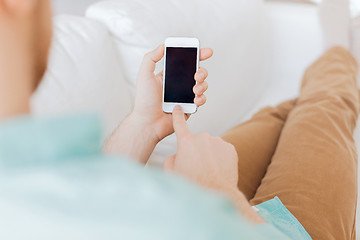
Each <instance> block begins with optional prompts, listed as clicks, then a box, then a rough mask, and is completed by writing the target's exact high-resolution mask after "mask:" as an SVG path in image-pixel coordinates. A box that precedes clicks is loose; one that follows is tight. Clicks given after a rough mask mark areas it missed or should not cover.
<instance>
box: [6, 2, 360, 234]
mask: <svg viewBox="0 0 360 240" xmlns="http://www.w3.org/2000/svg"><path fill="white" fill-rule="evenodd" d="M50 19H51V18H50V6H49V2H48V1H47V0H27V1H23V0H0V48H1V51H0V52H1V55H0V59H1V60H0V84H1V88H0V91H1V94H0V95H1V101H0V104H1V106H0V109H1V110H0V117H1V120H2V122H1V124H0V164H1V168H0V213H1V217H0V226H1V227H2V229H1V231H0V237H1V238H2V239H65V238H66V239H289V238H293V239H310V236H309V235H308V234H307V232H306V231H305V229H304V228H303V227H302V225H301V224H300V223H299V222H298V221H297V219H296V218H295V217H294V216H293V215H292V214H291V213H290V212H289V211H288V210H287V209H286V208H285V206H284V205H283V204H282V203H281V201H280V200H279V198H276V196H277V195H278V196H280V198H281V199H282V200H283V201H285V202H286V203H287V206H289V207H290V209H291V210H292V211H293V213H295V215H296V216H300V219H301V220H302V222H303V223H305V224H306V225H305V227H306V228H307V230H308V229H310V231H311V232H310V233H311V234H313V236H315V237H317V238H321V236H322V234H323V235H324V236H326V237H328V236H329V237H330V238H331V237H334V238H335V236H350V235H348V234H349V233H348V229H349V225H351V223H350V224H349V221H348V219H349V217H351V216H352V213H351V208H350V207H349V206H350V205H352V204H353V203H354V199H355V198H356V196H355V194H354V196H355V197H354V196H353V195H351V194H352V193H354V189H353V187H354V186H353V185H352V184H353V182H354V169H355V168H354V162H355V161H356V159H355V156H354V152H353V151H354V149H353V145H352V144H353V143H352V141H351V132H352V131H353V128H354V125H355V124H354V122H355V121H356V118H357V113H358V111H359V96H358V92H357V90H356V86H355V80H354V78H355V76H356V63H355V62H354V60H353V59H352V57H351V56H350V55H349V54H348V53H347V52H346V50H344V49H342V48H335V49H332V50H331V51H330V52H328V53H327V54H326V55H325V56H324V57H323V58H322V59H320V60H319V62H317V63H316V64H315V65H314V66H313V67H312V68H310V70H309V71H308V73H307V75H306V78H305V81H304V85H303V87H302V93H301V96H300V97H299V100H298V101H292V102H289V103H285V104H283V105H281V106H279V107H278V108H276V111H275V113H274V114H275V116H278V115H279V117H275V120H274V119H273V118H272V116H273V115H274V114H273V113H271V111H270V113H269V111H267V110H263V111H262V112H260V113H259V114H258V115H256V116H255V117H254V118H253V119H252V120H250V121H249V122H248V123H245V124H243V125H240V126H239V127H237V128H235V129H234V130H232V131H230V132H229V134H228V135H226V136H225V137H224V139H226V140H227V141H229V142H231V143H232V144H233V145H234V146H236V150H237V151H238V153H239V156H238V155H237V153H236V151H235V149H234V147H233V146H232V145H230V144H228V143H226V142H224V141H223V140H221V139H220V138H215V137H211V136H209V135H208V134H200V135H194V134H192V133H191V132H190V131H189V129H188V127H187V124H186V120H185V116H184V114H183V112H182V110H181V109H180V108H176V109H175V110H174V113H173V114H172V115H168V114H165V113H163V112H162V110H161V89H162V86H161V84H162V82H161V79H162V77H161V73H160V74H159V75H154V70H155V63H156V62H157V61H159V60H160V59H161V58H162V57H163V54H164V48H163V46H159V47H158V48H157V49H155V50H154V51H152V52H150V53H148V54H147V55H146V56H145V57H144V60H143V63H142V66H141V69H140V72H139V75H138V81H137V95H136V101H135V107H134V110H133V112H132V113H131V114H130V115H129V117H128V118H127V119H126V120H125V121H124V122H123V123H121V124H120V126H119V128H118V129H117V130H116V131H115V133H114V135H113V136H112V137H111V138H110V139H109V142H108V143H107V144H106V146H105V151H106V153H107V154H108V155H104V154H103V153H102V152H101V146H100V140H99V139H100V127H99V125H100V124H99V121H98V120H97V118H96V117H94V116H83V117H67V118H61V119H48V120H44V119H34V118H31V117H28V116H26V115H29V113H30V107H29V100H30V97H31V95H32V93H33V92H34V91H35V90H36V87H37V86H38V84H39V82H40V79H41V77H42V75H43V73H44V71H45V69H46V62H47V54H48V49H49V45H50V40H51V24H50V23H51V20H50ZM211 55H212V50H211V49H202V51H201V59H202V60H206V59H208V58H210V57H211ZM329 63H333V64H329ZM324 64H325V65H326V66H328V65H329V67H324ZM334 73H335V75H334V76H335V77H333V74H334ZM336 76H337V77H336ZM339 76H340V77H339ZM206 77H207V71H206V70H205V69H203V68H200V69H199V71H198V72H197V73H196V74H195V76H194V78H195V80H196V81H197V85H196V86H195V87H194V93H195V94H196V95H197V97H196V98H195V99H194V101H195V103H196V104H197V105H199V106H200V105H203V104H204V103H205V101H206V98H205V96H204V95H203V94H204V92H205V91H206V89H207V84H206V82H205V79H206ZM290 111H291V112H292V114H289V112H290ZM333 111H335V112H336V111H337V112H341V116H345V117H338V116H336V115H332V114H328V113H329V112H333ZM286 118H289V119H288V120H286ZM259 119H260V120H259ZM279 119H280V120H279ZM301 119H303V120H304V122H305V123H306V125H305V126H302V125H301V124H302V122H301V121H300V120H301ZM319 119H320V120H321V122H322V123H323V125H321V123H320V122H318V120H319ZM270 120H271V121H270ZM272 120H274V122H275V124H274V125H272V124H273V123H272ZM285 120H286V124H285ZM258 123H259V125H258ZM268 123H270V125H268ZM312 124H314V126H316V128H317V129H319V132H317V131H315V130H314V129H313V128H311V126H312ZM269 126H270V127H269ZM284 126H285V127H284ZM287 126H288V127H287ZM257 127H260V129H263V130H264V132H261V131H256V132H253V131H251V130H253V129H256V128H257ZM283 127H284V130H283V131H282V129H283ZM321 130H324V131H325V130H328V131H325V132H327V134H322V133H324V131H321ZM174 131H175V133H176V135H177V139H178V152H177V154H176V155H175V156H172V157H169V158H168V159H167V160H166V161H165V166H164V169H165V170H166V171H167V172H168V173H163V172H161V171H157V170H144V169H143V168H142V167H141V165H140V164H138V163H134V162H133V161H131V160H128V159H126V158H124V157H121V156H126V157H128V158H129V159H133V160H135V161H138V162H140V163H146V161H147V159H148V157H149V156H150V154H151V153H152V151H153V149H154V147H155V146H156V144H157V143H158V142H159V141H160V140H162V139H163V138H165V137H166V136H168V135H170V134H172V133H173V132H174ZM255 133H256V134H255ZM313 133H319V136H317V135H316V136H314V135H311V134H313ZM339 133H341V134H340V135H341V137H342V138H340V140H342V141H335V140H336V139H339V138H338V136H339ZM280 134H281V135H282V136H283V139H285V140H282V141H281V140H280V141H279V143H278V139H277V138H278V137H279V135H280ZM251 136H254V138H251ZM261 136H265V137H266V139H261ZM254 139H255V140H254ZM312 139H315V140H314V141H313V143H314V144H316V146H317V148H315V150H316V149H317V150H319V149H320V150H324V149H326V150H327V151H319V152H315V153H312V152H311V151H310V150H312V149H313V148H312V147H313V146H312V145H311V144H310V145H309V144H307V143H309V142H311V141H312ZM334 139H335V140H334ZM257 140H260V141H257ZM332 140H334V141H332ZM333 142H336V144H335V145H331V144H332V143H333ZM246 143H248V144H249V143H250V146H253V147H251V148H248V149H250V151H249V152H246V149H244V148H242V147H243V146H246V145H245V144H246ZM255 143H256V144H258V146H262V143H263V146H265V147H266V148H265V150H264V149H263V148H260V150H259V147H255V146H256V144H255ZM297 143H301V151H300V153H306V154H304V155H302V154H300V153H299V152H298V151H296V148H295V146H294V144H295V145H296V144H297ZM291 144H293V145H291ZM275 147H277V153H276V154H275V156H274V159H273V160H272V162H271V161H269V159H270V158H271V157H272V154H273V152H274V151H275V150H274V148H275ZM329 147H331V148H330V149H329ZM344 149H345V150H344ZM240 150H241V151H240ZM261 153H264V156H262V155H261ZM309 153H312V155H314V154H316V153H317V154H318V155H317V156H318V157H317V158H315V159H314V161H315V162H317V163H318V164H322V163H324V161H325V160H326V159H330V160H331V164H334V163H336V164H337V165H336V167H337V169H340V170H341V171H342V173H347V175H346V176H348V177H347V178H346V179H344V181H345V183H347V184H350V185H349V186H347V187H346V189H347V190H346V191H342V192H341V191H340V187H339V185H337V186H336V187H334V190H331V191H329V189H328V188H327V185H326V184H324V183H326V181H330V182H331V178H332V177H333V176H334V175H331V174H329V171H330V169H332V168H330V167H329V166H328V167H327V168H326V166H327V165H326V164H323V165H322V166H321V167H322V168H323V169H322V170H323V173H322V174H320V176H321V178H320V180H321V181H320V183H321V184H324V185H322V186H317V185H316V182H314V181H315V180H316V179H315V178H313V177H312V175H311V174H312V173H313V172H314V168H313V167H312V166H314V165H312V162H311V161H310V160H311V159H310V158H309V156H312V155H309ZM110 154H111V155H110ZM259 154H260V156H259ZM117 155H118V156H117ZM302 156H303V157H302ZM332 156H336V157H332ZM339 156H342V159H340V160H341V161H340V160H339V158H338V157H339ZM252 157H253V158H252ZM251 159H255V160H256V161H257V162H249V161H251ZM286 159H289V160H293V161H294V163H295V166H296V167H292V166H293V165H292V164H291V162H289V161H286ZM238 166H239V169H238ZM242 166H245V167H244V168H241V167H242ZM282 166H284V167H282ZM264 169H265V170H266V169H268V173H266V175H265V176H264V174H265V173H264ZM296 170H300V171H301V173H302V174H304V176H306V179H302V178H301V176H297V175H296ZM317 170H319V169H317ZM173 173H176V174H178V175H180V176H183V177H179V176H176V175H175V174H173ZM239 173H240V174H241V177H240V181H239ZM249 173H250V177H249V178H248V176H249ZM331 173H332V174H334V173H333V172H331ZM293 176H297V177H296V178H293ZM184 177H185V178H187V179H189V180H185V178H184ZM251 177H253V178H255V179H252V178H251ZM262 179H263V180H262ZM295 180H296V181H295ZM259 182H262V183H261V184H260V183H259ZM308 183H310V184H308ZM200 186H201V187H200ZM294 186H296V187H295V188H294ZM239 189H240V190H241V191H243V192H244V193H245V194H243V193H242V192H241V191H239ZM254 189H255V192H256V194H255V193H254ZM329 193H330V194H329ZM336 193H339V194H343V196H350V198H349V199H348V201H347V202H345V203H344V206H343V207H342V208H341V212H340V213H339V214H338V215H336V216H339V217H340V220H341V224H340V228H341V229H343V230H344V232H341V233H340V234H339V233H337V232H335V231H333V230H332V229H331V227H334V228H335V227H336V225H338V224H337V219H331V220H328V219H326V218H327V217H328V216H329V215H326V214H324V216H318V218H316V216H317V215H318V214H317V213H321V214H322V213H324V211H326V210H329V209H330V208H329V207H327V206H328V205H327V204H324V206H319V205H316V206H317V207H318V209H319V210H320V211H319V212H317V210H318V209H313V208H312V206H311V203H316V201H317V197H319V199H321V200H324V198H326V197H334V196H335V195H336ZM254 194H255V195H254ZM334 194H335V195H334ZM253 197H254V198H253ZM309 197H310V198H309ZM226 199H229V200H226ZM340 199H342V198H340ZM299 200H300V201H299ZM249 201H251V203H252V204H258V203H261V204H260V205H256V207H255V208H252V207H251V206H250V203H249ZM301 201H304V205H302V203H301ZM334 202H335V203H336V204H338V203H339V200H336V201H334ZM336 207H340V206H339V205H336ZM330 210H331V209H330ZM330 216H331V215H330ZM307 217H308V219H307ZM265 220H266V221H265ZM325 220H326V221H325ZM324 221H325V222H324ZM311 223H315V224H316V225H315V226H313V227H311ZM335 229H336V228H335ZM337 234H339V235H337ZM353 236H354V235H353Z"/></svg>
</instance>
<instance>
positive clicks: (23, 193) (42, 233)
mask: <svg viewBox="0 0 360 240" xmlns="http://www.w3.org/2000/svg"><path fill="white" fill-rule="evenodd" d="M100 139H101V125H100V122H99V120H98V118H97V117H95V116H82V117H68V118H62V119H47V120H41V119H33V118H30V117H23V118H18V119H13V120H11V121H10V120H9V121H5V122H2V123H1V124H0V239H4V240H7V239H16V240H17V239H21V240H24V239H26V240H31V239H36V240H42V239H47V240H48V239H51V240H57V239H62V240H63V239H77V240H80V239H86V240H92V239H101V240H103V239H126V240H128V239H129V240H131V239H136V240H142V239H146V240H151V239H154V240H155V239H156V240H162V239H164V240H169V239H171V240H177V239H179V240H184V239H196V240H202V239H204V240H205V239H206V240H212V239H214V240H215V239H216V240H218V239H226V240H232V239H236V240H238V239H257V240H261V239H310V237H309V236H308V234H307V233H306V231H305V230H304V229H303V228H302V226H301V225H300V223H299V222H298V221H297V220H296V219H295V217H293V216H292V215H291V213H290V212H288V211H287V210H286V208H285V207H284V206H283V205H282V204H281V202H280V200H279V199H274V200H271V201H269V202H266V203H264V204H263V205H258V206H257V211H258V212H259V214H261V215H262V216H263V217H264V219H265V220H266V221H267V222H268V224H262V225H256V226H255V225H252V224H251V223H249V222H247V221H246V220H245V219H244V218H243V217H242V216H241V215H239V214H238V213H237V211H236V210H235V208H234V206H233V205H232V204H231V203H230V201H228V200H227V199H226V198H225V197H223V196H221V195H219V194H217V193H214V192H210V191H208V190H205V189H203V188H201V187H200V186H196V185H194V184H192V183H191V182H189V181H187V180H185V179H183V178H181V177H178V176H174V175H169V174H165V173H163V172H162V171H160V170H156V169H144V168H143V167H142V166H140V165H138V164H136V163H134V162H132V161H130V160H127V159H125V158H122V157H115V156H105V155H103V154H102V152H101V142H100V141H101V140H100ZM279 209H280V210H279ZM275 210H276V211H275ZM286 211H287V212H286ZM274 212H275V214H273V213H274ZM280 212H281V214H279V213H280ZM283 213H285V214H283ZM272 214H273V215H274V216H275V217H272ZM284 216H285V218H284ZM284 219H285V220H284Z"/></svg>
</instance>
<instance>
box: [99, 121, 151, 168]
mask: <svg viewBox="0 0 360 240" xmlns="http://www.w3.org/2000/svg"><path fill="white" fill-rule="evenodd" d="M157 143H158V139H157V137H156V136H155V135H154V134H153V131H152V129H151V126H146V125H145V124H143V123H141V122H139V121H138V119H136V118H134V117H133V116H132V115H130V116H129V117H127V118H126V119H125V120H124V121H123V123H121V125H120V126H119V127H118V129H116V131H115V132H114V134H113V135H112V136H111V137H110V138H109V140H108V141H107V143H106V145H105V147H104V151H105V152H106V153H110V154H121V155H124V156H127V157H130V158H131V159H134V160H138V161H139V162H141V163H146V162H147V160H148V159H149V157H150V155H151V154H152V152H153V151H154V148H155V146H156V144H157Z"/></svg>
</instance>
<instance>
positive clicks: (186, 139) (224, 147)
mask: <svg viewBox="0 0 360 240" xmlns="http://www.w3.org/2000/svg"><path fill="white" fill-rule="evenodd" d="M173 124H174V130H175V134H176V137H177V141H178V152H177V154H176V155H174V156H171V157H169V158H167V159H166V160H165V163H164V169H165V170H167V171H173V172H175V173H178V174H180V175H183V176H185V177H187V178H189V179H190V180H193V181H194V182H196V183H198V184H200V185H202V186H204V187H206V188H209V189H212V190H215V191H219V192H222V193H224V194H225V195H227V196H228V197H229V198H230V199H231V200H232V201H233V202H234V204H235V206H236V208H237V209H238V211H239V212H240V213H241V214H242V215H243V216H245V217H246V218H247V219H249V220H250V221H252V222H253V223H255V224H261V223H264V220H263V219H262V218H261V217H260V216H259V215H258V214H257V213H256V212H255V211H254V210H253V209H252V208H251V206H250V204H249V202H248V200H247V199H246V198H245V196H244V195H243V194H242V193H241V192H240V191H239V190H238V188H237V183H238V156H237V153H236V151H235V148H234V147H233V146H232V145H231V144H229V143H226V142H225V141H223V140H222V139H221V138H219V137H212V136H210V135H209V134H207V133H202V134H197V135H195V134H192V133H191V132H190V130H189V128H188V126H187V123H186V120H185V115H184V112H183V111H182V109H181V107H176V108H175V109H174V111H173Z"/></svg>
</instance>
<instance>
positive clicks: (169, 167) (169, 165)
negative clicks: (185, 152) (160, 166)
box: [164, 155, 176, 172]
mask: <svg viewBox="0 0 360 240" xmlns="http://www.w3.org/2000/svg"><path fill="white" fill-rule="evenodd" d="M175 159H176V155H172V156H170V157H168V158H167V159H165V162H164V171H167V172H170V171H173V170H174V166H175Z"/></svg>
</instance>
